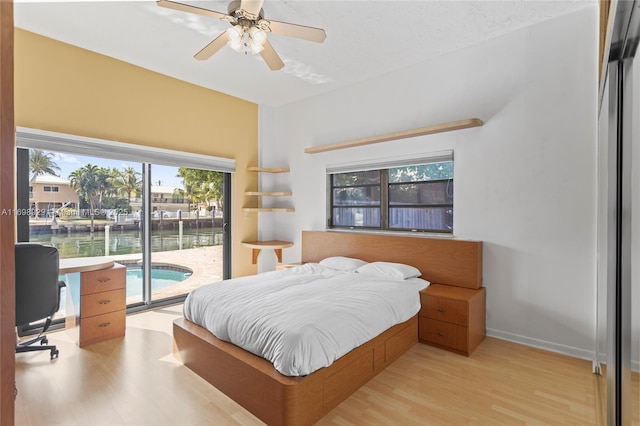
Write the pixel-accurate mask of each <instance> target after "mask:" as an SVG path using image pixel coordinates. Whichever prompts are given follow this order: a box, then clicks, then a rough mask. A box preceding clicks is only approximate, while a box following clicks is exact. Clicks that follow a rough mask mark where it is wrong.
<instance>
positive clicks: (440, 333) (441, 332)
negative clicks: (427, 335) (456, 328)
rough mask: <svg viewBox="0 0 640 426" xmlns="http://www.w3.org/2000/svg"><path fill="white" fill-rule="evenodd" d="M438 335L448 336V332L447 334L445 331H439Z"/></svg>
mask: <svg viewBox="0 0 640 426" xmlns="http://www.w3.org/2000/svg"><path fill="white" fill-rule="evenodd" d="M438 336H443V337H444V336H446V334H445V332H444V331H438Z"/></svg>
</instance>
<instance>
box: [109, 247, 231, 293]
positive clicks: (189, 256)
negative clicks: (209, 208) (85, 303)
mask: <svg viewBox="0 0 640 426" xmlns="http://www.w3.org/2000/svg"><path fill="white" fill-rule="evenodd" d="M109 257H112V258H113V259H114V260H115V261H116V262H118V261H122V262H126V263H131V262H138V261H142V253H136V254H122V255H114V256H109ZM151 263H152V264H158V263H159V264H164V265H176V266H180V267H184V268H189V269H191V270H192V271H193V273H192V274H191V276H190V277H189V278H187V279H186V280H184V281H181V282H179V283H176V284H174V285H170V286H167V287H164V288H161V289H159V290H155V291H154V292H153V295H152V296H153V299H155V300H159V299H164V298H167V297H173V296H179V295H182V294H187V293H190V292H191V291H192V290H194V289H196V288H198V287H200V286H201V285H203V284H208V283H213V282H218V281H222V246H221V245H220V246H209V247H198V248H191V249H184V250H173V251H160V252H153V253H152V254H151ZM141 301H142V295H137V296H131V297H128V298H127V304H130V303H137V302H141Z"/></svg>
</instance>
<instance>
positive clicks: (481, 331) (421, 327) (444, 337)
mask: <svg viewBox="0 0 640 426" xmlns="http://www.w3.org/2000/svg"><path fill="white" fill-rule="evenodd" d="M486 294H487V293H486V290H485V288H484V287H481V288H479V289H477V290H475V289H468V288H462V287H454V286H449V285H441V284H432V285H430V286H429V287H427V288H426V289H424V290H422V291H421V292H420V303H421V305H422V308H421V309H420V315H419V318H418V337H419V339H420V342H422V343H426V344H429V345H432V346H437V347H439V348H442V349H447V350H450V351H452V352H456V353H459V354H462V355H467V356H469V355H470V354H471V352H473V351H474V350H475V348H477V347H478V345H479V344H480V342H482V339H484V336H485V334H486Z"/></svg>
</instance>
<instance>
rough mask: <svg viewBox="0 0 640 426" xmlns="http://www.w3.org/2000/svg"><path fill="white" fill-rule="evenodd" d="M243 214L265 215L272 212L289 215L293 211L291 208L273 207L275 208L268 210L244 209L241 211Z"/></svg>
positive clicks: (264, 208) (257, 208) (266, 208)
mask: <svg viewBox="0 0 640 426" xmlns="http://www.w3.org/2000/svg"><path fill="white" fill-rule="evenodd" d="M242 211H243V212H245V213H265V212H273V213H290V212H294V211H295V209H292V208H285V207H275V208H268V207H244V208H243V209H242Z"/></svg>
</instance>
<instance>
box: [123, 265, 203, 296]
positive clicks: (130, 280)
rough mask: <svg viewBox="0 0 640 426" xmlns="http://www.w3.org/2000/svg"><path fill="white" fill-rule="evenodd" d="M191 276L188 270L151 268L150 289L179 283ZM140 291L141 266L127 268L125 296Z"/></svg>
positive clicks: (139, 292) (135, 294)
mask: <svg viewBox="0 0 640 426" xmlns="http://www.w3.org/2000/svg"><path fill="white" fill-rule="evenodd" d="M190 276H191V273H190V272H183V271H174V270H171V269H157V268H152V269H151V289H152V290H153V291H155V290H160V289H161V288H164V287H168V286H170V285H173V284H176V283H179V282H181V281H184V280H186V279H187V278H189V277H190ZM141 293H142V268H127V297H130V296H137V295H139V294H141Z"/></svg>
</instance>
